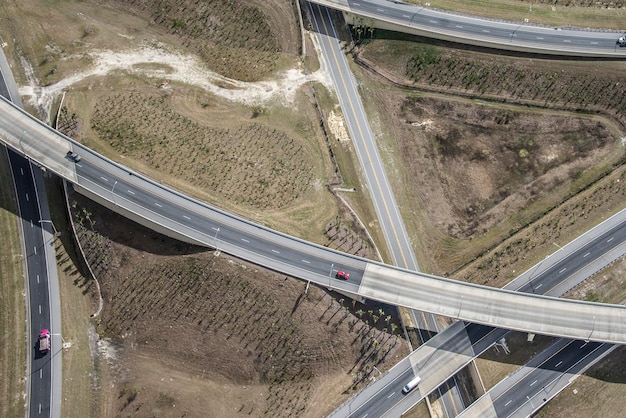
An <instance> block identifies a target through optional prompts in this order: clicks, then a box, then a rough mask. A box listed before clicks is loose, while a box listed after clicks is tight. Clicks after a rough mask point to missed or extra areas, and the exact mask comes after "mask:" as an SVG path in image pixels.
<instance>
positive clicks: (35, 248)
mask: <svg viewBox="0 0 626 418" xmlns="http://www.w3.org/2000/svg"><path fill="white" fill-rule="evenodd" d="M33 250H35V255H37V247H33Z"/></svg>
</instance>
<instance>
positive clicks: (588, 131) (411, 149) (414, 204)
mask: <svg viewBox="0 0 626 418" xmlns="http://www.w3.org/2000/svg"><path fill="white" fill-rule="evenodd" d="M395 45H399V50H395V49H394V46H395ZM403 48H406V49H403ZM420 48H431V49H432V50H433V52H432V54H433V55H434V56H438V55H437V54H439V48H436V47H434V46H428V47H423V46H419V44H413V45H412V46H408V45H406V44H405V43H403V42H398V41H378V40H375V41H373V42H370V43H368V44H367V45H366V46H365V47H364V48H363V50H362V52H360V53H359V58H358V62H359V63H361V64H363V65H364V66H366V68H367V69H368V71H367V72H366V73H365V76H367V75H369V77H368V78H369V79H371V83H369V84H368V89H367V91H366V94H367V96H368V97H369V100H368V101H367V102H369V103H376V107H375V109H374V107H373V106H372V107H370V108H369V109H368V112H370V110H371V114H373V115H377V116H376V117H375V120H377V119H378V120H381V121H383V122H380V124H381V126H382V130H383V131H384V132H385V137H387V136H388V137H389V139H388V140H387V141H388V144H385V145H382V147H383V148H385V147H391V148H392V149H393V150H394V155H393V156H392V157H390V158H392V159H393V161H394V162H395V164H394V166H393V167H392V168H391V172H392V173H394V174H392V175H390V177H392V182H394V183H395V184H394V188H396V190H398V191H399V192H396V194H397V195H398V196H399V200H400V201H401V209H402V210H403V212H404V213H405V216H404V217H405V219H406V220H407V221H406V222H407V224H408V225H409V229H413V231H415V232H414V233H415V234H416V235H417V237H418V238H417V239H416V240H415V242H416V245H417V246H418V247H420V248H422V249H423V250H422V252H423V254H424V255H423V256H422V257H423V258H424V259H427V260H428V262H429V263H432V264H431V265H430V266H429V267H428V269H429V270H430V271H433V272H435V273H437V274H444V275H447V274H450V272H452V271H454V270H455V269H457V268H459V267H461V266H462V265H464V264H465V263H467V262H468V261H469V260H471V259H472V258H475V257H477V256H479V255H481V253H483V252H485V251H486V250H488V249H490V248H493V247H494V246H495V245H497V244H498V243H499V242H500V241H501V240H503V239H505V238H506V237H508V236H511V235H513V234H514V233H515V232H517V231H518V230H520V229H521V228H523V227H525V226H526V225H528V224H530V223H532V222H534V221H536V220H537V219H539V218H540V217H541V216H543V215H544V214H545V213H546V212H547V211H548V210H550V209H551V208H553V207H555V206H558V205H559V204H561V203H562V202H563V201H564V200H566V199H567V198H568V197H570V196H572V195H574V194H575V193H576V192H578V191H579V190H582V189H583V188H585V187H587V186H588V185H589V184H592V183H593V182H594V181H596V180H597V179H598V178H600V177H601V176H603V175H604V174H605V173H607V172H610V171H611V170H612V169H613V168H614V167H615V166H617V165H619V164H620V163H621V162H622V161H623V159H624V155H625V154H624V143H623V139H622V138H623V135H624V134H623V133H622V132H621V131H620V130H619V129H618V127H619V125H617V124H615V123H614V122H613V120H612V119H608V118H601V117H598V116H593V117H592V116H586V115H585V116H583V115H579V114H574V113H567V112H563V111H555V110H551V111H546V110H545V109H542V108H541V107H535V108H532V107H528V106H524V107H522V106H514V105H509V104H503V103H494V102H487V101H485V100H480V97H476V98H473V97H474V96H475V95H477V94H476V93H475V92H473V91H471V90H469V91H468V90H463V89H462V87H463V86H462V85H459V86H458V90H454V92H457V94H458V96H457V97H454V95H448V96H447V97H444V96H443V95H439V94H437V93H435V91H437V90H441V91H444V90H447V89H448V88H449V86H448V85H441V84H437V80H436V79H434V80H431V82H432V84H428V85H426V84H425V83H423V82H420V83H417V84H413V82H411V81H408V80H407V79H406V75H405V74H404V73H403V71H402V70H403V69H405V68H406V66H407V64H406V63H407V60H408V59H409V58H408V57H415V56H416V55H419V53H417V52H415V51H416V50H420ZM392 50H393V51H395V53H394V54H391V51H392ZM422 54H423V52H422ZM446 54H449V55H452V56H454V57H456V58H455V59H456V60H457V61H458V60H462V58H459V56H460V55H457V54H456V53H454V52H451V53H447V52H446ZM484 55H486V54H484ZM364 57H367V58H364ZM485 59H487V58H485ZM466 61H472V62H474V61H476V62H478V60H477V59H472V58H467V59H466ZM430 65H431V66H432V68H429V71H430V72H432V73H433V74H435V73H441V72H442V71H444V69H443V68H442V66H443V67H445V64H443V63H440V62H439V61H436V62H433V63H431V64H430ZM545 65H546V66H547V67H550V66H551V64H549V63H547V64H545ZM535 67H536V68H535V71H536V72H538V73H540V72H541V71H542V68H544V67H542V64H537V65H535ZM583 68H584V67H580V68H579V70H581V71H582V69H583ZM438 69H439V70H438ZM544 70H545V69H544ZM583 74H584V75H585V76H589V77H591V74H592V70H590V71H589V72H588V73H583ZM423 77H424V76H423V75H422V78H423ZM448 79H449V80H451V79H450V78H448ZM481 79H482V78H481ZM420 80H421V79H420ZM561 81H567V78H566V79H565V80H561ZM394 85H395V86H398V87H397V88H389V87H390V86H394ZM490 85H491V84H490ZM399 86H405V88H400V87H399ZM422 86H423V87H425V88H427V89H428V90H430V91H432V92H431V93H425V92H423V91H420V90H418V88H421V87H422ZM525 89H526V84H523V85H520V86H519V90H520V92H523V91H525ZM449 93H450V92H449ZM520 94H521V93H520ZM479 96H481V95H479ZM523 97H525V96H523ZM415 213H424V214H426V215H427V218H426V219H418V220H416V216H414V215H413V214H415ZM417 218H419V217H417ZM411 224H413V225H411Z"/></svg>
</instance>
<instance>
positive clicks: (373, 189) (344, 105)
mask: <svg viewBox="0 0 626 418" xmlns="http://www.w3.org/2000/svg"><path fill="white" fill-rule="evenodd" d="M308 11H309V12H310V16H311V20H312V21H313V26H314V29H315V35H316V37H317V40H318V44H319V47H320V49H321V56H320V60H324V62H325V63H326V66H327V69H328V72H329V73H330V75H331V78H332V80H333V83H334V85H335V92H336V94H337V98H338V100H339V103H340V105H341V109H342V113H343V116H344V118H345V120H346V124H347V128H348V132H349V133H350V138H351V139H352V144H353V146H354V149H355V151H356V154H357V157H358V160H359V162H360V166H361V170H362V172H363V176H364V178H365V184H366V186H367V190H368V192H369V195H370V197H371V200H372V202H373V205H374V208H375V211H376V215H377V219H378V221H379V223H380V228H381V231H382V233H383V235H384V237H385V241H386V242H387V245H388V249H389V252H390V254H391V258H392V260H393V264H394V265H396V266H398V267H401V268H404V269H407V270H411V271H419V266H418V263H417V259H416V257H415V254H414V251H413V247H412V243H411V240H410V238H409V235H408V233H407V231H406V228H405V225H404V222H403V219H402V216H401V214H400V210H399V208H398V205H397V203H396V200H395V197H394V194H393V191H392V189H391V185H390V183H389V180H388V178H387V174H386V172H385V167H384V165H383V163H382V159H381V157H380V153H379V152H378V146H377V143H376V140H375V137H374V134H373V132H372V130H371V127H370V124H369V121H368V119H367V114H366V112H365V109H364V107H363V103H362V100H361V97H360V94H359V91H358V89H357V84H356V82H355V80H354V77H353V75H352V71H350V67H349V65H348V60H347V59H346V56H345V53H344V51H343V50H342V48H341V46H340V44H339V37H338V35H337V33H336V30H335V26H334V24H333V21H332V19H331V17H330V13H329V10H328V9H327V8H325V7H323V6H320V5H315V4H311V3H309V8H308ZM410 312H411V314H412V317H413V321H414V323H415V325H416V326H417V329H418V330H419V334H420V338H421V339H422V341H421V342H425V341H427V340H428V339H430V338H432V336H433V335H434V334H436V333H437V332H438V331H439V328H438V324H437V321H436V318H435V316H434V315H432V314H429V313H424V312H420V311H414V310H411V311H410ZM409 380H410V379H409ZM439 395H440V399H441V401H442V405H443V409H444V411H451V412H452V411H458V410H462V409H463V400H462V398H461V394H460V391H459V390H458V387H457V386H456V382H455V378H452V379H451V382H449V383H448V384H447V385H444V387H442V388H441V389H440V391H439Z"/></svg>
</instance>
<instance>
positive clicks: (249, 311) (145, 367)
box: [73, 195, 408, 417]
mask: <svg viewBox="0 0 626 418" xmlns="http://www.w3.org/2000/svg"><path fill="white" fill-rule="evenodd" d="M74 198H75V199H76V202H77V204H76V205H74V207H75V212H74V213H75V215H74V218H75V222H76V224H77V225H78V226H79V229H78V236H79V239H80V241H81V243H82V245H83V248H85V249H86V254H87V258H88V260H89V262H90V264H91V265H92V266H93V267H94V271H95V272H96V275H97V276H98V278H99V279H100V283H101V288H102V294H103V297H104V300H105V305H104V306H105V308H104V310H103V312H102V314H101V316H99V317H98V318H97V320H96V323H97V328H98V332H99V333H100V335H101V336H103V337H105V338H103V339H101V340H100V342H99V353H100V355H99V356H98V357H99V358H100V361H101V362H103V363H109V365H110V368H111V370H113V372H112V374H113V381H112V382H111V385H112V386H108V385H107V386H100V387H99V390H100V391H101V394H103V395H104V397H103V399H102V402H101V403H100V409H99V414H102V415H106V416H112V415H118V414H122V415H126V414H133V415H135V416H151V415H152V414H154V415H157V416H159V415H166V416H169V415H172V414H187V415H188V416H249V415H252V416H295V415H297V416H310V417H317V416H322V415H325V414H327V413H329V412H330V411H332V410H333V409H334V408H335V407H336V405H337V404H338V403H340V402H341V401H342V400H345V399H346V397H347V396H349V395H350V394H352V393H353V392H354V391H355V390H357V389H359V388H361V387H363V385H365V384H367V383H368V382H369V380H370V378H373V377H375V376H376V375H377V374H378V372H377V371H376V369H375V367H376V368H378V369H379V370H381V369H382V370H384V369H385V368H387V367H389V366H390V365H392V364H394V363H395V362H396V361H397V360H399V359H400V358H402V357H401V356H404V355H406V354H408V352H407V351H406V350H407V349H406V345H404V344H403V342H402V339H401V338H400V337H399V336H398V335H401V328H399V325H398V322H397V318H395V317H394V316H393V315H392V314H391V313H392V312H394V311H395V309H392V310H391V311H389V313H386V312H385V311H384V310H380V308H372V307H366V306H363V305H360V304H356V303H353V302H351V301H349V300H345V299H343V298H341V297H338V296H336V297H335V298H333V297H331V296H330V295H328V294H327V293H326V292H324V291H322V290H320V289H317V288H315V287H312V288H311V289H310V292H309V294H308V295H304V293H303V292H304V288H305V283H303V282H301V281H297V280H293V279H290V278H287V277H284V276H279V275H276V274H273V273H271V272H267V271H265V270H262V269H259V268H258V267H256V266H250V265H247V264H243V263H241V262H240V261H238V260H235V259H232V258H229V257H227V256H224V255H220V256H216V255H215V254H214V253H212V252H207V251H206V250H204V249H200V248H195V247H191V246H189V245H186V244H182V243H178V242H175V241H172V240H170V239H167V238H164V237H162V236H160V235H158V234H156V233H153V232H151V231H148V230H146V229H144V228H142V227H139V226H137V225H134V224H133V223H132V222H130V221H126V220H124V219H122V218H121V217H119V216H117V215H114V214H112V213H110V212H108V211H107V210H106V209H104V208H101V207H98V206H97V205H95V204H93V203H91V202H89V201H87V200H86V199H84V198H82V197H80V196H79V195H75V196H73V199H74ZM99 414H98V415H99Z"/></svg>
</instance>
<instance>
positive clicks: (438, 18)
mask: <svg viewBox="0 0 626 418" xmlns="http://www.w3.org/2000/svg"><path fill="white" fill-rule="evenodd" d="M309 1H310V2H312V3H317V4H321V5H324V6H327V7H331V8H335V9H338V10H342V11H346V12H350V13H353V14H355V15H359V16H363V17H364V18H365V19H364V22H363V24H364V25H367V24H371V23H370V20H372V21H375V23H374V25H375V26H377V27H386V28H388V29H391V30H398V31H403V32H408V33H413V34H417V35H421V36H425V37H429V38H437V39H443V40H449V41H452V42H457V43H463V44H470V45H478V46H486V47H491V48H498V49H503V50H508V51H522V52H533V53H542V54H554V55H567V56H576V57H580V56H587V57H610V58H620V59H622V58H623V59H626V47H622V48H620V47H618V46H617V39H618V38H619V37H620V35H621V34H622V33H623V32H624V30H623V29H626V27H625V28H620V30H617V31H611V30H604V31H603V30H592V29H583V28H565V27H549V26H539V25H532V24H531V23H532V22H530V23H526V22H524V21H521V22H506V21H499V20H493V19H485V18H480V17H475V16H467V15H461V14H456V13H450V12H445V11H442V10H437V9H433V8H430V7H425V6H421V5H412V4H406V3H404V4H403V3H402V2H393V1H386V0H309ZM525 17H526V16H524V17H522V16H520V20H523V19H524V18H525ZM385 23H387V24H388V26H385V25H384V24H385Z"/></svg>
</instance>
